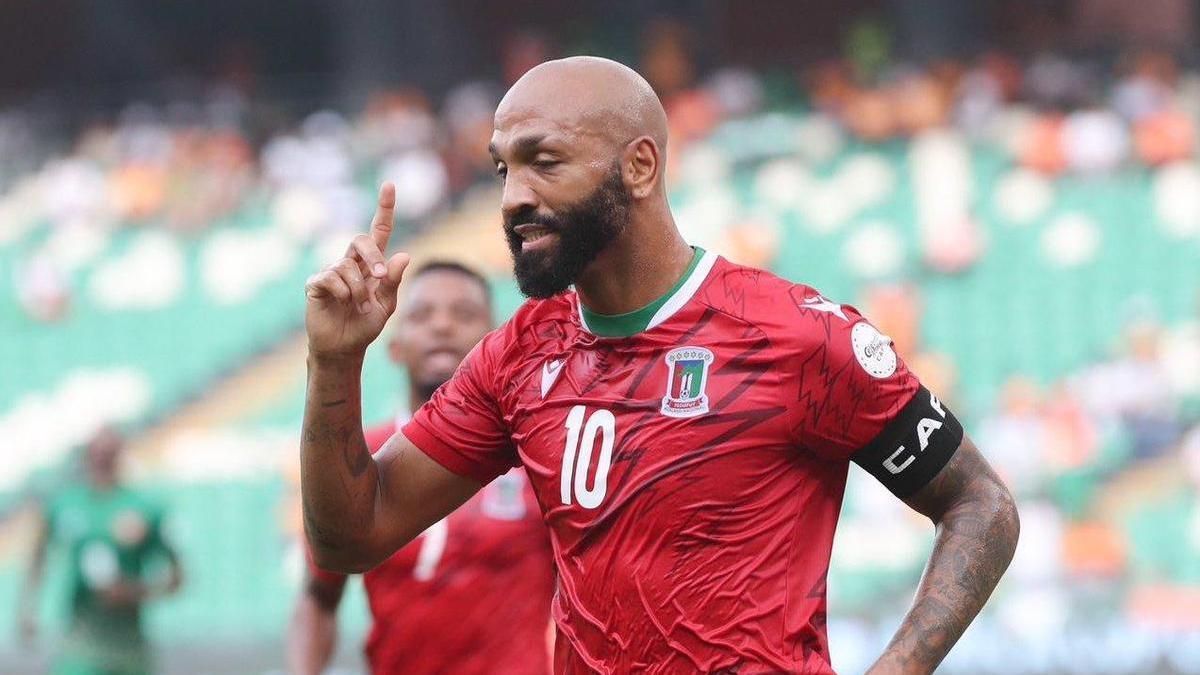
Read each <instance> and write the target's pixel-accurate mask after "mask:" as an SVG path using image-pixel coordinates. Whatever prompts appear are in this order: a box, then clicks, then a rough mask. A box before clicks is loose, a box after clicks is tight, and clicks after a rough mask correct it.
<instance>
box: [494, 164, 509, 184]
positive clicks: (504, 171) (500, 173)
mask: <svg viewBox="0 0 1200 675" xmlns="http://www.w3.org/2000/svg"><path fill="white" fill-rule="evenodd" d="M507 175H508V167H506V166H503V165H501V166H498V167H496V177H497V178H499V179H500V180H502V181H503V180H504V177H505V176H507Z"/></svg>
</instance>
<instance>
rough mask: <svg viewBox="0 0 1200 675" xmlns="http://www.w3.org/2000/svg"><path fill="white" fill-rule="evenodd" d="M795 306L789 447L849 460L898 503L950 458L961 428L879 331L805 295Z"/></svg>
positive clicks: (851, 312) (850, 312) (849, 311)
mask: <svg viewBox="0 0 1200 675" xmlns="http://www.w3.org/2000/svg"><path fill="white" fill-rule="evenodd" d="M806 295H807V296H808V297H800V298H797V303H796V304H797V307H799V309H800V326H799V336H800V339H801V346H800V350H799V364H798V367H799V379H798V383H797V388H796V397H795V400H794V401H793V402H792V403H791V405H790V406H789V408H790V409H789V415H790V423H791V428H792V429H793V433H794V440H795V442H796V443H797V444H798V445H799V446H800V447H802V448H804V449H806V450H809V451H811V452H813V453H815V454H817V455H819V456H821V457H823V458H825V459H830V460H838V461H848V460H853V461H854V462H855V463H856V464H858V465H859V466H861V467H862V468H863V469H865V470H866V471H867V472H868V473H870V474H871V475H873V476H875V477H876V478H877V479H879V481H880V482H882V483H883V484H884V485H885V486H886V487H887V488H888V489H889V490H891V491H892V492H893V493H894V494H896V495H897V496H899V497H901V498H904V497H907V496H909V495H911V494H912V493H913V492H916V491H917V490H918V489H920V488H921V487H922V486H924V485H925V484H926V483H928V482H929V481H930V480H932V479H933V477H934V476H936V475H937V473H938V472H939V471H940V470H941V469H942V467H943V466H945V464H946V463H947V462H948V461H949V460H950V457H951V456H952V455H953V454H954V452H955V451H956V450H957V449H958V446H959V443H960V442H961V441H962V436H963V432H962V426H961V425H959V423H958V421H957V420H956V419H955V418H954V416H953V415H952V414H951V413H950V412H949V411H948V410H947V409H946V408H945V406H944V405H942V403H941V402H940V401H938V399H937V397H936V396H934V395H933V394H932V393H930V392H929V391H928V390H927V389H925V387H924V386H922V385H921V383H920V381H919V380H918V379H917V377H916V375H914V374H913V373H912V372H911V371H910V370H908V368H907V366H905V364H904V361H903V360H902V359H901V358H900V357H899V355H898V354H896V351H895V349H894V348H893V347H892V340H891V338H889V337H888V336H886V335H884V334H883V333H881V332H879V330H877V329H876V328H875V327H874V326H872V325H871V324H870V323H869V322H868V321H867V320H866V319H864V318H863V317H862V316H861V315H859V313H858V311H857V310H855V309H854V308H853V307H851V306H849V305H836V304H834V303H832V302H830V301H828V300H826V299H824V298H823V297H821V296H820V295H816V294H815V292H813V291H811V290H809V291H808V293H807V294H806Z"/></svg>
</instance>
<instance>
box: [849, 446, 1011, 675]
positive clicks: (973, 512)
mask: <svg viewBox="0 0 1200 675" xmlns="http://www.w3.org/2000/svg"><path fill="white" fill-rule="evenodd" d="M904 502H905V503H906V504H908V505H909V506H910V507H911V508H913V509H914V510H916V511H918V512H920V513H921V514H923V515H925V516H926V517H928V518H929V519H930V520H931V521H933V524H934V526H935V527H936V528H937V538H936V539H935V541H934V547H933V553H932V554H931V555H930V557H929V564H928V565H927V566H926V568H925V573H924V575H923V576H922V577H921V584H920V586H918V588H917V595H916V598H915V599H914V601H913V605H912V608H911V609H910V610H909V611H908V614H906V615H905V616H904V620H903V621H902V622H901V624H900V629H899V630H897V631H896V635H895V637H893V638H892V641H891V642H890V643H889V644H888V646H887V649H885V650H884V652H883V655H882V656H880V657H879V660H877V661H876V662H875V664H874V665H873V666H872V667H871V669H870V670H869V671H868V673H871V674H872V675H884V674H885V673H887V674H891V673H906V674H907V673H931V672H933V670H934V668H936V667H937V665H938V664H939V663H941V661H942V659H943V658H945V657H946V654H947V653H949V651H950V648H951V647H953V646H954V643H955V642H957V641H958V638H959V637H960V636H962V634H963V631H965V630H966V628H967V626H968V625H969V624H970V623H971V621H972V620H974V618H975V615H976V614H978V613H979V610H980V609H982V608H983V605H984V603H985V602H987V599H988V597H989V596H991V594H992V590H993V589H994V588H995V587H996V583H997V582H998V581H999V580H1000V576H1001V575H1003V574H1004V570H1005V569H1007V568H1008V564H1009V562H1010V561H1011V560H1012V557H1013V552H1014V551H1015V550H1016V547H1017V537H1018V534H1019V533H1020V529H1021V524H1020V520H1019V519H1018V516H1017V507H1016V504H1015V503H1014V502H1013V498H1012V495H1011V494H1010V493H1009V491H1008V488H1006V487H1005V486H1004V483H1003V482H1001V480H1000V478H999V477H998V476H997V475H996V473H995V472H994V471H993V470H992V468H991V466H990V465H988V462H987V460H986V459H984V458H983V455H982V454H980V452H979V450H978V449H977V448H976V447H975V444H974V443H972V442H971V440H970V439H969V438H967V437H966V436H963V439H962V444H961V445H960V446H959V447H958V450H957V451H956V452H955V453H954V455H953V456H952V457H951V458H950V460H949V462H947V463H946V465H945V466H944V467H942V469H941V470H940V471H939V472H938V473H937V475H936V476H934V477H933V479H932V480H930V481H929V482H928V483H926V484H925V485H924V486H923V487H921V488H920V489H918V490H917V491H916V492H914V493H913V494H912V495H911V496H909V497H906V498H905V499H904Z"/></svg>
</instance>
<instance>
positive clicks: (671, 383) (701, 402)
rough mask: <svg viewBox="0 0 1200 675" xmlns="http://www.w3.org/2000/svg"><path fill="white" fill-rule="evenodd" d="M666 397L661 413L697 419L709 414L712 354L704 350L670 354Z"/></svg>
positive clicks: (697, 348) (694, 349) (671, 352)
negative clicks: (708, 388)
mask: <svg viewBox="0 0 1200 675" xmlns="http://www.w3.org/2000/svg"><path fill="white" fill-rule="evenodd" d="M666 361H667V395H666V396H664V397H663V400H662V409H661V410H662V414H664V415H666V416H668V417H696V416H698V415H703V414H705V413H707V412H708V394H707V393H705V389H706V388H707V387H708V367H709V366H710V365H712V362H713V353H712V352H710V351H708V350H707V349H705V348H704V347H678V348H676V349H672V350H671V351H669V352H667V357H666Z"/></svg>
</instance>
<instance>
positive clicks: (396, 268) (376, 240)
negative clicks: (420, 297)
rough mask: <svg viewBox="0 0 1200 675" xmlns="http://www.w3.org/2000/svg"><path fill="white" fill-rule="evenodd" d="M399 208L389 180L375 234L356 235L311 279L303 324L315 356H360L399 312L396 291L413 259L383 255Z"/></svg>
mask: <svg viewBox="0 0 1200 675" xmlns="http://www.w3.org/2000/svg"><path fill="white" fill-rule="evenodd" d="M395 208H396V187H395V186H394V185H392V184H391V183H384V184H383V185H382V186H381V187H380V188H379V206H378V208H376V209H375V219H374V220H373V221H372V222H371V231H370V233H369V234H360V235H358V236H356V237H354V239H353V240H352V241H351V242H350V247H349V248H347V249H346V254H345V255H344V256H342V259H341V260H339V261H337V262H335V263H334V264H332V265H330V266H329V267H327V268H325V269H324V270H322V271H321V272H318V273H316V274H314V275H313V276H311V277H309V279H308V283H307V284H306V285H305V289H304V290H305V294H306V296H307V298H308V303H307V310H306V312H305V317H304V327H305V330H307V332H308V353H309V355H310V356H312V357H313V358H316V359H327V358H328V359H340V358H346V357H351V358H358V357H361V356H362V354H363V353H364V352H365V351H366V349H367V345H369V344H371V342H372V341H373V340H374V339H375V338H377V337H379V334H380V333H381V332H382V331H383V327H384V325H385V324H386V323H387V320H388V318H389V317H390V316H391V315H392V312H394V311H395V310H396V289H397V288H398V287H399V285H400V279H401V278H402V277H403V276H404V268H405V267H407V266H408V262H409V257H408V254H407V253H397V254H395V255H393V256H392V257H391V258H388V259H385V258H384V252H385V251H387V243H388V239H389V238H390V237H391V234H392V221H393V219H394V217H395Z"/></svg>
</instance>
